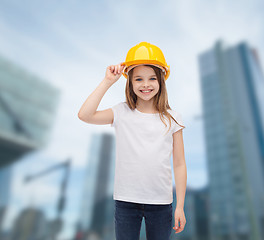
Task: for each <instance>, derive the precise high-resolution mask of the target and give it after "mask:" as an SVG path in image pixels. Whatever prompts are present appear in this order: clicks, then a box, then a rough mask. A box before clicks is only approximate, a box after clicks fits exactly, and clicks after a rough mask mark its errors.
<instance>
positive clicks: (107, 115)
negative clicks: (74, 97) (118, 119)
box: [78, 64, 124, 124]
mask: <svg viewBox="0 0 264 240" xmlns="http://www.w3.org/2000/svg"><path fill="white" fill-rule="evenodd" d="M123 69H124V66H121V64H117V65H111V66H108V67H107V69H106V73H105V78H104V79H103V80H102V81H101V82H100V84H99V85H98V87H97V88H96V89H95V90H94V91H93V92H92V93H91V94H90V95H89V96H88V98H87V99H86V100H85V102H84V103H83V105H82V107H81V109H80V110H79V113H78V118H79V119H80V120H82V121H84V122H87V123H91V124H110V123H112V122H113V118H114V115H113V112H112V109H111V108H108V109H106V110H103V111H97V108H98V106H99V104H100V102H101V100H102V98H103V96H104V95H105V93H106V92H107V90H108V89H109V88H110V87H111V86H112V85H113V84H114V83H115V82H116V81H117V80H118V79H119V78H120V77H121V75H122V71H123Z"/></svg>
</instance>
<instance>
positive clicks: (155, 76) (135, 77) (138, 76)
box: [134, 75, 156, 78]
mask: <svg viewBox="0 0 264 240" xmlns="http://www.w3.org/2000/svg"><path fill="white" fill-rule="evenodd" d="M153 76H154V77H156V75H151V76H150V77H153ZM136 77H141V76H135V77H134V78H136Z"/></svg>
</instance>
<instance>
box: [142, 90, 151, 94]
mask: <svg viewBox="0 0 264 240" xmlns="http://www.w3.org/2000/svg"><path fill="white" fill-rule="evenodd" d="M139 91H140V92H142V93H143V94H150V93H151V92H152V91H153V89H150V90H148V91H144V92H143V90H139Z"/></svg>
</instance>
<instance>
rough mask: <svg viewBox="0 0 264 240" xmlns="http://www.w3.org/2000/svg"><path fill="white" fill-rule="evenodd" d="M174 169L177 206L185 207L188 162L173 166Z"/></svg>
mask: <svg viewBox="0 0 264 240" xmlns="http://www.w3.org/2000/svg"><path fill="white" fill-rule="evenodd" d="M173 170H174V179H175V187H176V197H177V206H176V208H183V207H184V199H185V192H186V184H187V168H186V164H185V163H184V164H182V165H179V166H176V167H173Z"/></svg>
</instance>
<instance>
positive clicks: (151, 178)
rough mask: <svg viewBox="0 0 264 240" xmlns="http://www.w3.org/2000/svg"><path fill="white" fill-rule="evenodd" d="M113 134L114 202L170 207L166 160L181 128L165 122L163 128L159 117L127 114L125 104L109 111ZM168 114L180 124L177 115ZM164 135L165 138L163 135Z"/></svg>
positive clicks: (169, 177) (133, 111) (138, 113)
mask: <svg viewBox="0 0 264 240" xmlns="http://www.w3.org/2000/svg"><path fill="white" fill-rule="evenodd" d="M112 110H113V112H114V121H113V124H111V127H114V128H115V133H116V162H115V179H114V195H113V199H114V200H121V201H128V202H135V203H142V204H170V203H172V202H173V185H172V169H171V163H170V158H171V154H172V149H173V136H172V134H173V133H174V132H176V131H179V130H180V129H183V127H181V126H179V125H178V124H176V123H175V122H174V121H173V120H172V119H171V129H170V131H169V132H168V133H167V134H166V132H167V131H168V128H169V122H168V120H167V118H164V120H165V121H166V123H167V128H166V127H165V125H164V123H163V122H162V121H161V119H160V116H159V113H154V114H152V113H142V112H140V111H139V110H137V109H135V110H131V109H130V108H129V107H128V105H127V103H126V102H120V103H118V104H116V105H115V106H113V107H112ZM168 112H169V113H170V114H171V115H172V116H173V117H174V118H175V119H176V121H177V122H178V123H179V124H181V125H184V124H183V121H182V118H181V115H180V114H179V113H177V112H176V111H174V110H168ZM165 134H166V135H165Z"/></svg>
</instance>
